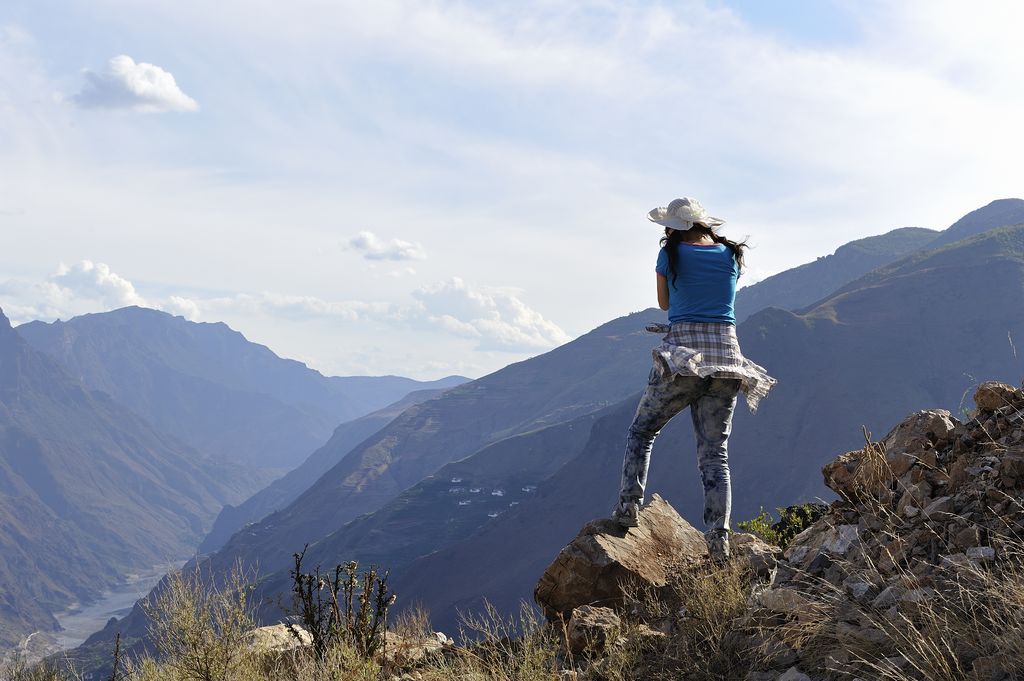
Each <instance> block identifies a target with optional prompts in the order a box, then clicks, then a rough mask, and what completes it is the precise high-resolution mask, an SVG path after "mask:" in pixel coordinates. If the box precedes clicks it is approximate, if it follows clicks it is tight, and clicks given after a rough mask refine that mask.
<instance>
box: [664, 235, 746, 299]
mask: <svg viewBox="0 0 1024 681" xmlns="http://www.w3.org/2000/svg"><path fill="white" fill-rule="evenodd" d="M665 231H666V232H668V229H667V228H666V230H665ZM687 231H695V232H697V233H698V234H703V235H705V236H709V237H711V239H712V240H713V241H714V242H715V243H716V244H722V245H724V246H725V247H726V248H728V249H729V250H730V251H732V257H734V258H736V264H737V265H739V267H740V269H743V266H744V265H745V263H744V260H743V252H744V251H746V250H747V242H746V241H733V240H732V239H727V238H725V237H724V236H722V235H721V234H716V233H715V231H714V230H713V229H711V228H710V227H706V226H704V225H702V224H700V223H699V222H698V223H694V225H693V227H692V228H691V229H690V230H682V229H673V230H672V231H671V232H670V233H667V234H665V236H663V237H661V247H662V248H664V249H665V253H666V254H667V255H668V271H669V274H671V275H672V285H673V286H675V284H676V274H677V273H678V272H677V266H678V264H679V249H678V248H677V247H678V246H679V244H680V242H682V240H683V235H685V234H686V232H687Z"/></svg>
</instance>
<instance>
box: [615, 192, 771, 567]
mask: <svg viewBox="0 0 1024 681" xmlns="http://www.w3.org/2000/svg"><path fill="white" fill-rule="evenodd" d="M647 219H648V220H650V221H652V222H655V223H657V224H659V225H662V226H664V227H665V236H664V238H662V240H661V251H660V252H659V253H658V264H657V267H656V268H655V270H656V272H657V284H658V306H659V307H660V308H661V309H662V310H667V311H668V319H669V323H670V324H671V326H670V327H669V332H668V334H667V335H666V336H665V338H664V340H663V342H662V344H661V345H660V346H658V347H657V348H655V349H654V368H652V369H651V373H650V376H649V377H648V380H647V389H646V390H645V391H644V394H643V397H641V398H640V404H639V406H637V410H636V416H635V417H634V419H633V424H632V425H631V426H630V427H629V433H628V437H627V439H626V455H625V460H624V462H623V470H622V484H621V485H620V488H619V503H618V506H617V507H616V508H615V511H614V512H613V513H612V517H613V518H614V519H615V520H616V521H617V522H618V523H619V524H620V525H622V526H623V527H636V525H637V514H638V511H639V509H640V505H641V504H642V503H643V498H644V488H645V486H646V484H647V468H648V465H649V463H650V459H651V447H652V445H653V444H654V438H655V437H657V435H658V432H659V431H660V430H661V429H662V428H663V427H664V426H665V424H666V423H668V421H669V420H670V419H671V418H672V417H673V416H675V415H676V414H678V413H679V412H681V411H682V410H683V409H686V408H687V407H689V408H690V415H691V416H692V417H693V431H694V435H695V436H696V439H697V464H698V467H699V468H700V474H701V480H702V481H703V483H704V525H705V528H706V535H705V537H706V539H707V542H708V551H709V553H710V555H711V558H712V559H713V560H715V561H716V562H723V561H725V560H727V559H728V558H729V514H730V507H731V494H732V491H731V487H730V481H729V462H728V453H727V444H728V440H729V431H730V430H731V427H732V415H733V411H734V410H735V407H736V396H737V393H738V392H739V391H740V390H742V391H743V392H744V393H746V397H747V405H748V406H749V407H750V410H751V411H752V412H753V411H756V409H757V403H758V402H759V401H760V400H761V398H763V397H764V396H765V395H767V394H768V390H769V389H771V386H772V385H774V383H775V379H773V378H772V377H770V376H769V375H768V374H767V373H766V372H765V370H764V369H762V368H761V367H759V366H758V365H756V364H754V363H753V362H751V361H749V360H747V359H746V358H744V357H743V354H742V353H741V352H740V347H739V343H738V342H737V340H736V317H735V315H734V314H733V305H734V303H735V300H736V281H737V279H738V278H739V275H740V270H741V268H742V267H743V256H744V251H745V249H746V244H745V243H737V242H735V241H731V240H729V239H727V238H725V237H724V236H722V235H720V234H718V233H717V232H716V231H715V228H716V227H718V226H719V225H721V224H723V223H722V220H719V219H717V218H713V217H710V216H708V215H707V213H706V212H705V210H704V208H703V207H702V206H701V205H700V202H698V201H697V200H696V199H690V198H682V199H675V200H674V201H672V202H671V203H670V204H668V206H666V207H664V208H655V209H654V210H652V211H651V212H650V213H648V215H647Z"/></svg>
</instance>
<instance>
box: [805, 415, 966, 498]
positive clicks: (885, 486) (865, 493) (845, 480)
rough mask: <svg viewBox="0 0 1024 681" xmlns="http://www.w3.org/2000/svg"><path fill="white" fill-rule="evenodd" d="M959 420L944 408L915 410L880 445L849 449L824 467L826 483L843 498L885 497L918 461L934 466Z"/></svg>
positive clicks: (952, 435)
mask: <svg viewBox="0 0 1024 681" xmlns="http://www.w3.org/2000/svg"><path fill="white" fill-rule="evenodd" d="M958 423H959V422H958V421H957V420H956V419H955V418H953V417H952V416H951V415H950V413H949V412H948V411H946V410H945V409H925V410H922V411H918V412H914V413H913V414H911V415H910V416H908V417H907V418H905V419H903V421H902V422H901V423H900V424H899V425H898V426H896V427H895V428H893V429H892V430H891V431H890V432H889V434H888V435H886V436H885V438H884V439H883V440H882V442H881V443H879V444H877V445H876V444H871V445H867V446H865V447H864V449H860V450H856V451H853V452H848V453H846V454H843V455H842V456H840V457H838V458H837V459H836V460H835V461H832V462H831V463H829V464H826V465H825V467H824V468H823V469H822V474H823V475H824V477H825V484H826V485H827V486H828V487H829V488H830V489H831V490H833V491H834V492H835V493H836V494H838V495H839V496H840V497H842V498H843V499H847V500H852V501H863V500H865V499H868V498H872V497H874V498H880V497H881V498H885V497H887V495H888V493H889V492H890V490H891V487H892V483H893V481H894V480H896V479H897V478H900V477H901V476H903V475H904V474H906V473H907V472H908V471H910V469H911V468H912V467H914V466H915V465H918V464H925V465H926V466H931V467H934V465H935V450H936V449H940V448H943V447H946V446H948V445H949V444H950V442H951V441H952V439H953V437H954V434H955V431H956V427H957V425H958Z"/></svg>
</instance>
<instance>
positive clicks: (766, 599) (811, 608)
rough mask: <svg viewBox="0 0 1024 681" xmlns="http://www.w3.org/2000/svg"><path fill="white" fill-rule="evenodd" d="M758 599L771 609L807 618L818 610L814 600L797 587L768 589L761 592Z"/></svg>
mask: <svg viewBox="0 0 1024 681" xmlns="http://www.w3.org/2000/svg"><path fill="white" fill-rule="evenodd" d="M758 600H759V601H760V602H761V605H763V606H764V607H766V608H768V609H769V610H772V611H774V612H781V613H785V614H787V615H795V616H797V617H798V618H801V619H807V618H808V617H810V616H812V615H813V614H814V613H815V612H816V610H817V607H816V605H815V603H814V601H812V600H811V599H809V598H808V597H807V596H805V595H803V594H802V593H800V592H799V591H797V590H795V589H787V588H780V589H768V590H767V591H763V592H761V594H760V595H759V596H758Z"/></svg>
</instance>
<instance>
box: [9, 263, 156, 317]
mask: <svg viewBox="0 0 1024 681" xmlns="http://www.w3.org/2000/svg"><path fill="white" fill-rule="evenodd" d="M0 302H2V303H3V304H4V305H5V306H6V307H7V309H9V310H11V313H10V315H9V316H10V317H11V318H12V319H16V320H17V321H28V320H31V319H58V318H68V317H72V316H74V315H76V314H84V313H86V312H103V311H107V310H113V309H116V308H119V307H127V306H129V305H139V306H142V307H151V306H152V305H150V303H149V302H147V301H146V299H145V298H143V297H142V296H141V295H139V293H138V291H136V290H135V286H134V285H133V284H132V283H131V282H130V281H128V280H127V279H125V278H124V277H122V276H120V275H118V274H117V273H116V272H114V271H113V270H111V269H110V267H109V266H108V265H106V264H104V263H94V262H92V261H91V260H82V261H81V262H79V263H76V264H74V265H72V266H70V267H68V266H67V265H65V264H64V263H61V264H60V266H59V267H58V268H57V271H56V272H55V273H54V274H52V275H50V276H49V277H47V278H46V279H45V280H43V281H30V280H25V279H8V280H6V281H3V282H0Z"/></svg>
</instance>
